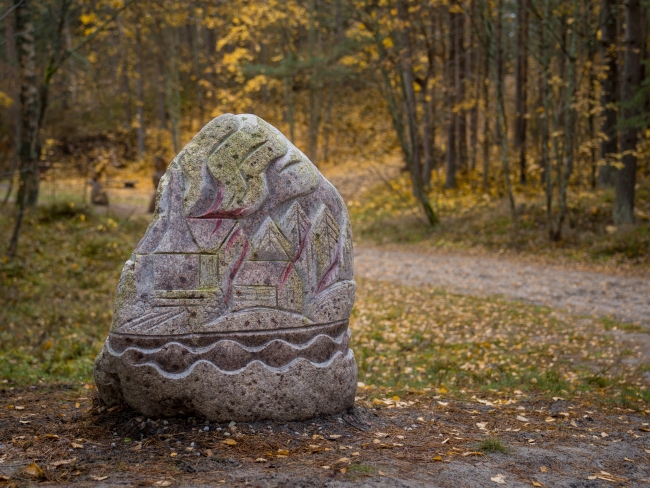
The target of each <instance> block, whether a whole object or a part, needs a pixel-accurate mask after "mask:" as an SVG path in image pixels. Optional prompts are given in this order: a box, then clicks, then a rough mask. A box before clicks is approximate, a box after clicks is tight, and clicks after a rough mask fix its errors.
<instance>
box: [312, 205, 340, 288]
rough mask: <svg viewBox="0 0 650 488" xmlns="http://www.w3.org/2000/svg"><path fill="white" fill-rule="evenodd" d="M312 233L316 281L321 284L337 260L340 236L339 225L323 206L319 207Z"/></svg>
mask: <svg viewBox="0 0 650 488" xmlns="http://www.w3.org/2000/svg"><path fill="white" fill-rule="evenodd" d="M312 232H313V234H312V235H313V242H312V246H313V247H314V254H315V258H316V274H317V280H318V282H321V281H322V280H323V278H325V276H326V275H327V274H328V272H329V271H331V269H332V267H333V265H334V262H335V261H336V259H337V254H338V253H337V247H338V242H339V237H340V236H341V229H340V228H339V224H337V223H336V219H335V218H334V216H333V215H332V212H330V210H329V209H328V208H327V207H326V206H325V205H322V206H321V208H320V209H319V211H318V214H317V215H316V218H315V219H314V228H313V231H312Z"/></svg>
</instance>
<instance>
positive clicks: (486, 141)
mask: <svg viewBox="0 0 650 488" xmlns="http://www.w3.org/2000/svg"><path fill="white" fill-rule="evenodd" d="M483 62H484V65H485V66H484V70H483V73H482V74H481V80H482V82H483V189H484V190H487V189H488V188H489V186H490V179H489V170H490V146H491V144H492V141H491V140H490V122H491V120H490V78H489V75H490V56H489V55H488V54H487V53H486V54H485V57H484V59H483Z"/></svg>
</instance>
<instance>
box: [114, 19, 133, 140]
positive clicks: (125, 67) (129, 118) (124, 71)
mask: <svg viewBox="0 0 650 488" xmlns="http://www.w3.org/2000/svg"><path fill="white" fill-rule="evenodd" d="M117 31H118V34H119V39H120V51H121V53H120V56H121V57H122V63H121V67H120V70H121V72H120V86H121V90H122V97H121V98H122V103H123V107H124V128H125V129H126V130H127V131H130V130H131V123H132V122H133V114H132V111H131V88H130V86H129V85H130V83H129V55H128V46H127V44H126V35H125V34H124V27H123V25H122V21H121V19H120V18H118V20H117Z"/></svg>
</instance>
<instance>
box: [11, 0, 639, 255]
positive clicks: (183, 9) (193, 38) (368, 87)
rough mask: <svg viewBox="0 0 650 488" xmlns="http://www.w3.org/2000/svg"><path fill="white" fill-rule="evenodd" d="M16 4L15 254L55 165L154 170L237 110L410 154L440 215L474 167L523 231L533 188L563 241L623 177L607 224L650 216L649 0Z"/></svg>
mask: <svg viewBox="0 0 650 488" xmlns="http://www.w3.org/2000/svg"><path fill="white" fill-rule="evenodd" d="M5 7H6V8H5V13H4V14H3V27H4V34H5V35H4V41H3V44H4V50H3V51H4V52H3V53H2V58H1V62H2V72H3V73H4V75H3V77H2V80H0V90H1V91H0V94H1V98H0V102H1V103H2V106H3V111H2V119H1V120H0V124H1V126H0V131H1V132H0V134H1V140H2V148H3V151H2V160H1V161H0V164H1V165H2V167H1V171H2V172H1V175H2V178H3V180H4V181H5V182H6V183H7V184H6V185H5V186H6V187H7V189H6V193H5V195H4V196H3V201H4V203H5V205H6V203H7V201H8V200H9V199H14V200H15V202H16V209H17V210H16V219H15V221H16V222H15V226H14V227H15V228H14V232H13V234H14V237H13V238H12V239H11V244H10V246H9V247H10V249H9V252H8V255H9V256H12V255H14V254H15V252H16V246H17V244H16V242H17V241H16V239H17V235H18V233H19V230H20V225H21V224H20V221H21V219H22V217H21V216H22V215H23V213H24V211H23V209H27V208H29V207H31V206H33V205H34V204H35V203H36V202H37V201H38V196H39V188H40V185H39V182H40V180H47V179H48V178H49V179H52V178H56V176H53V175H54V174H55V173H57V172H58V174H59V175H65V176H72V175H76V176H80V177H84V178H93V177H94V178H98V179H101V178H106V177H107V176H108V175H111V174H119V172H120V169H123V168H126V167H130V168H137V169H144V168H147V169H149V170H151V169H150V168H153V161H154V159H155V158H156V157H157V156H160V157H162V158H163V159H164V160H165V161H170V160H171V158H172V157H173V156H174V155H175V154H176V153H177V152H178V151H179V150H180V149H181V148H182V146H183V145H184V144H185V143H186V142H187V141H188V140H189V138H190V137H191V136H192V135H193V134H194V133H195V132H196V131H198V129H199V128H200V127H202V126H203V125H204V124H205V123H206V122H207V121H208V120H210V119H211V118H213V117H216V116H218V115H220V114H222V113H228V112H233V113H243V112H249V113H255V114H257V115H259V116H261V117H262V118H264V119H265V120H268V121H270V122H271V123H272V124H275V125H276V126H278V127H279V128H281V130H282V131H283V132H284V133H285V134H287V136H288V137H289V138H290V140H292V141H295V142H296V143H297V144H298V146H299V147H301V148H303V149H304V150H305V153H306V154H307V156H308V157H309V158H310V159H311V160H312V161H313V162H314V163H315V164H316V165H319V166H320V165H322V164H326V163H332V164H339V165H342V164H345V163H348V164H352V165H354V164H360V162H363V161H372V162H373V163H375V164H377V165H381V164H382V163H383V162H384V161H385V160H386V159H387V158H389V157H399V158H400V159H401V160H402V163H403V171H405V172H407V173H408V176H409V180H410V188H409V189H407V190H409V191H407V192H405V193H406V194H407V195H408V198H409V199H413V201H414V202H415V203H416V205H417V206H418V207H419V212H420V213H421V214H422V215H423V216H424V219H423V221H422V225H424V226H435V225H436V224H437V223H438V222H439V220H440V215H438V213H439V208H436V203H435V201H436V199H437V197H436V195H438V194H445V192H446V191H447V190H449V189H455V188H458V187H459V186H460V187H463V186H466V185H469V186H470V187H471V190H472V192H473V193H475V194H477V195H480V194H481V193H485V192H490V191H493V192H495V193H496V195H497V196H498V197H505V198H506V200H507V205H508V208H509V212H510V220H511V225H512V228H513V232H514V233H516V232H517V229H518V227H519V226H520V221H521V220H522V217H524V218H525V216H524V215H521V214H522V212H521V209H520V205H519V204H520V203H524V204H525V203H526V201H527V200H528V199H529V198H530V197H531V191H532V194H534V195H535V196H536V197H537V198H538V199H541V200H540V202H541V205H540V207H541V208H543V214H544V215H543V220H542V221H540V222H539V223H538V224H540V225H538V227H540V228H541V230H542V232H543V233H544V234H545V235H546V238H547V239H548V240H549V241H551V242H558V241H561V240H562V239H563V232H564V233H566V231H565V230H564V228H565V227H566V225H567V221H571V220H572V213H573V214H575V213H576V211H575V207H576V205H575V200H576V199H577V198H578V197H577V196H578V195H582V194H583V193H584V192H589V191H597V190H599V189H600V190H611V191H610V193H612V196H611V197H608V202H609V205H608V207H609V208H606V209H603V213H605V214H607V218H608V219H609V221H610V222H609V223H610V224H613V225H612V226H610V227H611V228H615V227H616V226H621V225H622V226H625V225H629V224H633V223H634V222H638V221H640V222H643V221H644V220H647V218H648V215H647V213H646V212H645V211H644V205H643V204H642V205H639V204H637V205H636V206H635V201H636V200H637V199H638V196H637V194H638V193H639V189H640V186H639V183H640V182H642V181H643V180H644V179H645V178H646V177H647V174H648V171H649V169H648V165H647V163H646V159H647V153H648V149H647V146H648V144H647V140H646V131H647V129H648V124H649V123H650V122H649V121H648V117H647V112H648V107H649V103H650V96H649V93H648V90H649V88H648V78H647V76H646V61H647V58H648V27H647V21H646V17H647V8H646V6H645V5H644V4H642V2H641V1H640V0H639V1H636V2H635V1H626V2H623V1H618V0H603V1H601V2H592V1H580V0H576V1H571V2H566V1H557V0H556V1H553V0H548V1H546V0H544V1H532V0H531V1H527V0H517V1H505V0H497V1H494V2H487V1H481V0H472V1H465V2H463V1H422V2H409V1H408V0H400V1H395V2H391V1H387V2H381V1H355V2H346V1H343V0H332V1H321V0H308V1H304V2H300V1H296V2H294V1H289V2H284V1H282V2H274V1H267V2H254V1H244V2H223V3H220V2H201V1H193V2H191V3H190V4H189V5H185V4H183V3H178V2H176V3H175V2H172V1H169V2H167V1H156V2H149V1H146V0H134V1H130V2H129V1H127V2H115V1H112V2H93V1H91V2H86V1H74V0H65V1H64V0H61V1H45V0H44V1H33V0H31V1H30V0H22V1H19V2H16V3H12V2H11V1H7V2H6V5H5ZM525 189H528V193H526V192H525V191H524V193H522V190H525ZM643 192H644V190H643V189H641V193H642V194H643ZM447 193H449V192H448V191H447ZM14 194H15V195H14ZM520 194H521V196H520ZM12 195H13V196H12ZM5 208H6V207H5ZM573 220H575V218H573ZM572 226H573V225H572Z"/></svg>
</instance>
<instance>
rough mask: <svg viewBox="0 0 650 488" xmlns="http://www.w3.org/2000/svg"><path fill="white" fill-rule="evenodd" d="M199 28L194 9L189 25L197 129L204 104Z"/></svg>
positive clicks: (197, 16) (197, 14)
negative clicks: (191, 22)
mask: <svg viewBox="0 0 650 488" xmlns="http://www.w3.org/2000/svg"><path fill="white" fill-rule="evenodd" d="M201 34H202V28H201V17H200V15H199V12H198V9H194V23H193V24H192V25H191V36H192V37H191V39H192V68H193V70H194V89H195V90H196V109H197V110H196V111H197V116H198V124H199V129H200V128H201V127H203V124H204V122H205V121H204V114H205V110H204V106H203V85H202V84H201V83H202V82H203V66H202V64H201V56H200V52H201V44H202V43H203V38H202V35H201Z"/></svg>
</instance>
